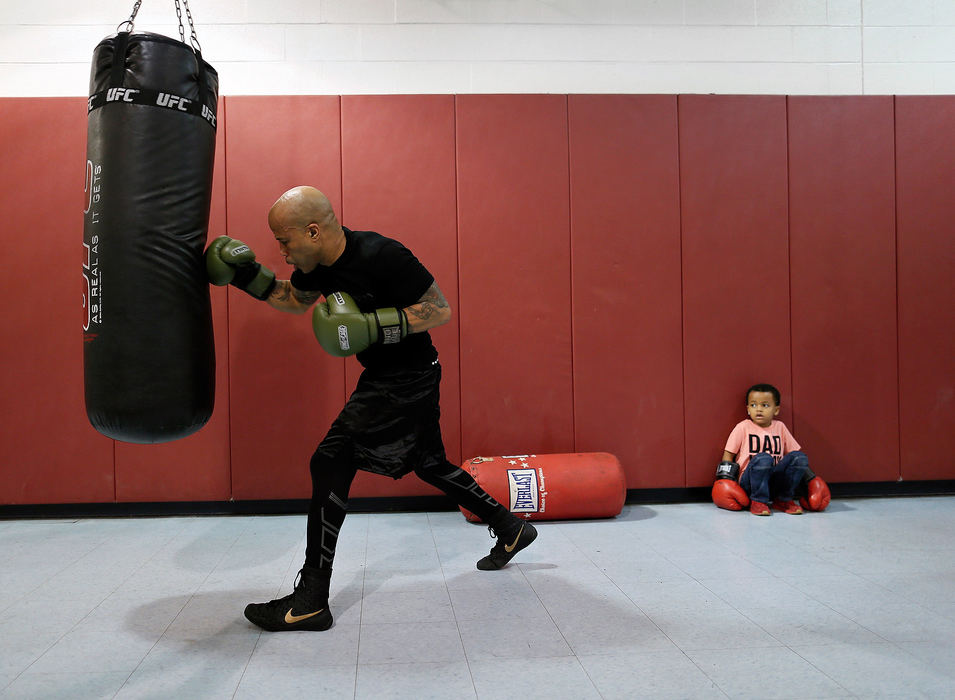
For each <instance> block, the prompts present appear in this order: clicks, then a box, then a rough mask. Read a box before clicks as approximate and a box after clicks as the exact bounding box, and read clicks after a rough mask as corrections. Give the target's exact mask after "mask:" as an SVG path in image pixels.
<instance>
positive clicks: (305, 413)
mask: <svg viewBox="0 0 955 700" xmlns="http://www.w3.org/2000/svg"><path fill="white" fill-rule="evenodd" d="M226 110H227V112H228V120H229V133H228V138H227V139H226V163H225V165H226V206H227V212H228V222H227V226H228V230H227V231H226V233H228V235H230V236H232V237H234V238H239V239H241V240H242V241H244V242H246V243H248V244H249V245H251V246H252V248H253V250H255V252H256V256H257V258H258V259H259V260H260V261H261V262H262V263H264V264H266V265H268V266H269V267H271V268H272V269H273V270H275V272H276V276H277V277H278V278H279V279H288V278H289V276H290V275H291V273H292V268H291V267H289V266H288V265H286V264H285V261H284V260H283V258H282V257H281V255H279V249H278V245H277V244H276V242H275V238H274V237H273V235H272V232H271V231H270V230H269V227H268V211H269V208H270V207H271V206H272V204H273V203H274V202H275V200H276V199H277V198H278V197H279V195H281V194H282V193H283V192H285V191H286V190H288V189H289V188H291V187H294V186H296V185H312V186H314V187H317V188H319V189H320V190H322V191H323V192H324V193H325V194H326V195H327V196H328V198H329V199H330V200H331V202H332V205H333V206H334V207H335V209H336V211H341V149H340V110H339V98H338V97H326V96H308V97H227V98H226ZM216 233H218V232H216ZM228 304H229V357H230V362H229V370H230V379H229V381H230V395H231V407H230V408H231V415H232V426H231V427H232V484H233V496H234V497H235V498H237V499H260V498H305V497H308V496H309V495H310V493H311V486H310V484H311V481H310V479H309V473H308V460H309V457H311V455H312V452H313V451H314V449H315V447H316V446H317V445H318V443H319V441H320V440H321V438H322V437H323V436H324V435H325V431H326V430H327V429H328V426H329V425H330V424H331V422H332V420H334V418H335V416H336V415H337V413H338V411H339V410H340V409H341V407H342V404H343V402H344V398H345V392H344V381H345V380H344V372H345V365H344V361H343V360H341V359H336V358H333V357H330V356H329V355H327V354H325V353H324V352H323V351H322V350H321V348H320V347H319V346H318V343H317V342H316V341H315V339H314V337H313V335H312V329H311V317H310V316H309V315H307V314H306V315H302V316H295V315H291V314H285V313H282V312H280V311H276V310H274V309H272V308H271V307H269V306H268V305H267V304H265V303H264V302H260V301H257V300H255V299H253V298H252V297H250V296H249V295H247V294H245V293H244V292H241V291H238V290H236V289H234V288H232V287H230V288H229V291H228Z"/></svg>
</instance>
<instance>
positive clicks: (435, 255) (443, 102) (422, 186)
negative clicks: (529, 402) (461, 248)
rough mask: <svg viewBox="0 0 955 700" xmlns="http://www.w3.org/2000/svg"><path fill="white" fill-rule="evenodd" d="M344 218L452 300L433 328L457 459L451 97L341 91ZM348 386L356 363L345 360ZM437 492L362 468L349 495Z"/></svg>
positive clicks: (451, 449) (447, 430) (444, 420)
mask: <svg viewBox="0 0 955 700" xmlns="http://www.w3.org/2000/svg"><path fill="white" fill-rule="evenodd" d="M342 192H343V198H344V201H343V205H342V206H343V212H344V214H343V217H344V218H343V221H344V223H345V225H346V226H348V227H349V228H353V229H364V230H372V231H378V232H379V233H381V234H383V235H385V236H389V237H390V238H396V239H398V240H399V241H401V242H402V243H404V244H405V245H406V246H408V248H410V249H411V251H412V252H414V254H415V255H416V256H417V257H418V259H419V260H420V261H421V262H422V264H424V266H425V267H427V268H428V270H429V271H430V272H431V274H432V275H434V278H435V281H436V282H437V284H438V286H439V287H440V288H441V291H442V292H443V293H444V295H445V297H446V298H447V299H448V302H449V303H450V304H451V308H452V311H453V312H455V313H454V316H452V322H451V323H448V324H446V325H444V326H442V327H440V328H436V329H435V330H433V331H431V337H432V339H433V341H434V344H435V346H436V347H437V348H438V352H439V354H440V358H441V367H442V372H443V378H442V382H441V430H442V434H443V435H444V441H445V447H446V449H447V452H448V459H450V460H451V461H452V462H454V463H456V464H457V463H460V461H461V406H460V401H461V398H460V396H461V392H460V381H459V373H458V332H457V313H456V312H457V310H458V274H457V252H458V251H457V222H456V212H455V206H454V204H455V199H454V193H455V187H454V97H453V96H451V95H386V96H354V97H343V98H342ZM346 368H347V370H346V371H347V376H348V388H349V389H351V388H352V387H354V384H355V382H357V381H358V375H359V373H360V372H361V365H360V364H359V363H358V361H357V360H354V359H351V360H349V361H348V362H347V363H346ZM437 493H440V492H439V491H438V490H437V489H434V488H433V487H431V486H428V485H427V484H424V483H423V482H421V481H420V480H419V479H418V478H417V477H415V476H414V475H413V474H412V475H408V476H406V477H405V478H403V479H401V480H400V481H398V482H397V483H396V482H395V481H394V480H393V479H389V478H384V477H380V476H375V475H372V474H368V473H367V472H360V473H359V475H358V477H357V478H356V480H355V483H354V485H353V487H352V495H356V496H358V495H360V496H389V497H391V496H400V495H420V494H437Z"/></svg>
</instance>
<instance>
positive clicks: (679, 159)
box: [675, 95, 689, 487]
mask: <svg viewBox="0 0 955 700" xmlns="http://www.w3.org/2000/svg"><path fill="white" fill-rule="evenodd" d="M675 97H676V182H677V193H676V198H677V211H678V214H679V221H680V353H681V355H682V361H681V362H680V385H681V386H682V387H683V411H682V413H683V486H684V487H686V486H688V485H689V479H688V478H687V475H688V469H689V454H688V453H687V435H686V406H687V400H686V394H687V388H686V264H685V260H684V257H683V236H684V230H683V138H682V135H681V130H680V109H681V103H682V101H683V96H682V95H676V96H675Z"/></svg>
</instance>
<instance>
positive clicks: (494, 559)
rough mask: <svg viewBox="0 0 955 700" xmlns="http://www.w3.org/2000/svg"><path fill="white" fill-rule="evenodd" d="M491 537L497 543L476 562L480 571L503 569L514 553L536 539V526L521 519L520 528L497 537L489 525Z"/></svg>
mask: <svg viewBox="0 0 955 700" xmlns="http://www.w3.org/2000/svg"><path fill="white" fill-rule="evenodd" d="M488 531H489V532H490V533H491V537H497V544H495V545H494V546H493V547H491V553H490V554H488V555H487V556H486V557H484V558H483V559H481V560H480V561H479V562H478V563H477V568H479V569H480V570H481V571H494V570H495V569H503V568H504V566H505V565H506V564H507V562H509V561H510V560H511V559H512V558H513V557H514V555H515V554H517V553H518V552H519V551H521V550H522V549H524V548H525V547H527V545H529V544H530V543H531V542H533V541H534V540H536V539H537V528H536V527H534V526H533V525H531V524H530V523H529V522H527V521H526V520H525V521H521V523H520V529H515V530H513V531H511V532H509V533H507V534H506V535H501V536H500V537H498V536H497V535H496V534H495V532H494V528H492V527H489V528H488Z"/></svg>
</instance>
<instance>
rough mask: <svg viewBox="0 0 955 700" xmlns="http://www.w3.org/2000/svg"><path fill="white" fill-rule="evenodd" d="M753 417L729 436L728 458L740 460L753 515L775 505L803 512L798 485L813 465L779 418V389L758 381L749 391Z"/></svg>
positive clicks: (786, 510)
mask: <svg viewBox="0 0 955 700" xmlns="http://www.w3.org/2000/svg"><path fill="white" fill-rule="evenodd" d="M746 412H747V413H748V414H749V418H748V419H747V420H744V421H740V423H738V424H737V426H736V427H735V428H733V432H731V433H730V436H729V438H728V439H727V440H726V447H725V451H724V452H723V461H724V462H737V463H738V464H739V470H740V475H739V485H740V486H741V487H742V488H743V491H745V492H746V494H747V495H748V496H749V499H750V505H749V511H750V513H752V514H753V515H771V514H772V513H771V511H770V509H769V505H768V504H769V503H772V504H773V508H775V509H776V510H781V511H782V512H783V513H788V514H789V515H797V514H799V513H802V508H800V507H799V504H798V503H796V502H795V500H794V498H795V495H796V488H797V487H798V486H799V484H800V483H801V482H802V480H803V477H804V476H805V475H806V472H807V470H808V469H809V458H808V457H807V456H806V455H805V453H804V452H802V451H801V448H800V446H799V443H798V442H796V438H794V437H793V436H792V433H790V432H789V429H788V428H786V426H785V425H784V424H783V423H782V422H781V421H778V420H776V416H777V415H778V414H779V389H777V388H776V387H774V386H773V385H772V384H756V385H754V386H751V387H750V388H749V390H748V391H747V392H746Z"/></svg>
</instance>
